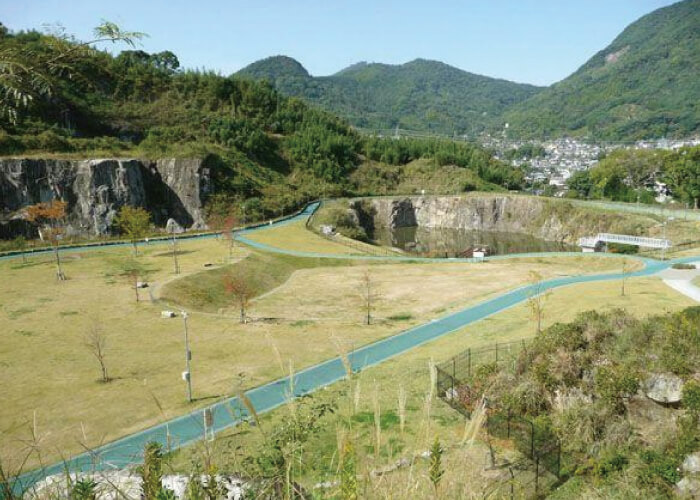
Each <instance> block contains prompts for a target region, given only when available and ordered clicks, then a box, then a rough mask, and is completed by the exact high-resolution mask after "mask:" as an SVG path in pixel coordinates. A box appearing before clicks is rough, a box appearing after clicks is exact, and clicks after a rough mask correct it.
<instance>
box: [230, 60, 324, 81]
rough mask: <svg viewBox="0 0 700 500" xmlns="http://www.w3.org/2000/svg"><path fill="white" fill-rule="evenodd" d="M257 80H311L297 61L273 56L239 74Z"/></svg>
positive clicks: (247, 67)
mask: <svg viewBox="0 0 700 500" xmlns="http://www.w3.org/2000/svg"><path fill="white" fill-rule="evenodd" d="M238 73H239V75H240V76H246V77H250V78H253V79H255V80H270V81H273V82H274V81H276V80H277V79H278V78H302V79H304V78H309V77H310V76H311V75H309V72H308V71H306V68H304V66H302V65H301V63H299V61H297V60H296V59H292V58H291V57H287V56H272V57H267V58H265V59H261V60H259V61H256V62H254V63H253V64H250V65H248V66H246V67H245V68H243V69H242V70H241V71H239V72H238Z"/></svg>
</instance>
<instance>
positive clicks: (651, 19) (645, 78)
mask: <svg viewBox="0 0 700 500" xmlns="http://www.w3.org/2000/svg"><path fill="white" fill-rule="evenodd" d="M699 74H700V0H685V1H682V2H679V3H677V4H674V5H671V6H670V7H665V8H662V9H659V10H656V11H654V12H652V13H651V14H648V15H646V16H644V17H642V18H641V19H639V20H638V21H636V22H634V23H633V24H631V25H630V26H628V27H627V28H626V29H625V30H624V31H623V32H622V33H621V34H620V36H618V37H617V38H616V39H615V40H614V41H613V42H612V43H611V44H610V45H609V46H608V47H606V48H605V49H603V50H601V51H600V52H598V53H597V54H596V55H595V56H593V57H592V58H591V59H590V60H589V61H588V62H587V63H586V64H584V65H583V66H582V67H581V68H580V69H579V70H578V71H576V72H575V73H574V74H572V75H571V76H569V77H568V78H566V79H564V80H562V81H561V82H559V83H556V84H554V85H552V86H551V87H549V88H547V89H546V90H544V91H543V92H541V93H539V94H538V95H536V96H534V97H532V98H531V99H529V100H528V101H526V102H523V103H521V104H518V105H516V106H515V107H514V108H512V109H510V110H509V111H508V112H507V113H506V114H505V116H504V121H506V122H508V123H509V124H510V131H511V133H513V134H514V135H521V136H526V137H543V136H559V135H564V134H568V135H588V136H593V137H597V138H602V139H614V140H617V139H633V140H634V139H640V138H658V137H665V136H667V137H670V136H677V137H683V136H687V135H690V134H693V133H697V132H698V131H700V106H698V102H700V79H698V75H699Z"/></svg>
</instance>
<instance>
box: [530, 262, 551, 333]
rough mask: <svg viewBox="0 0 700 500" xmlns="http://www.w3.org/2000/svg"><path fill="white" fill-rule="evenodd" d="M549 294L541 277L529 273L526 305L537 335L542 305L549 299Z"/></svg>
mask: <svg viewBox="0 0 700 500" xmlns="http://www.w3.org/2000/svg"><path fill="white" fill-rule="evenodd" d="M549 294H550V292H549V291H548V290H546V289H545V288H544V285H543V284H542V275H541V274H540V273H538V272H536V271H531V272H530V292H529V297H528V299H527V305H528V308H529V309H530V314H531V317H532V319H533V321H534V322H535V324H536V325H537V333H540V332H541V331H542V317H543V315H544V305H545V302H546V301H547V299H548V298H549Z"/></svg>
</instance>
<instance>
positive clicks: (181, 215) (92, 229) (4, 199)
mask: <svg viewBox="0 0 700 500" xmlns="http://www.w3.org/2000/svg"><path fill="white" fill-rule="evenodd" d="M209 189H210V180H209V169H208V168H207V167H206V166H205V164H204V161H203V160H201V159H161V160H155V161H153V160H142V159H117V158H115V159H93V160H41V159H4V160H0V237H3V238H11V237H13V236H16V235H17V234H22V233H28V232H29V229H30V228H29V227H28V225H27V224H26V222H25V221H24V216H25V214H24V208H25V207H27V206H28V205H33V204H35V203H39V202H47V201H51V200H53V199H61V200H63V201H67V202H68V217H67V226H68V227H67V231H68V233H69V234H83V235H102V234H106V233H109V232H110V229H111V226H112V223H113V221H114V217H115V216H116V215H117V213H118V212H119V209H120V208H121V207H122V206H124V205H132V206H136V207H143V208H145V209H147V210H149V211H150V212H151V215H152V217H151V221H152V222H153V223H154V224H156V225H157V226H162V225H164V224H165V223H166V221H167V220H168V219H173V220H174V221H176V222H177V224H179V225H180V226H182V227H185V228H194V229H200V228H204V227H205V222H204V215H203V212H202V206H203V204H204V201H205V200H206V196H207V194H208V192H209Z"/></svg>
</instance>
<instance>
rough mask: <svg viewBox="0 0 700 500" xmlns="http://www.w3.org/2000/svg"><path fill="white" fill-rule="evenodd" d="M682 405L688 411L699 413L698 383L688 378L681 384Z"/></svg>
mask: <svg viewBox="0 0 700 500" xmlns="http://www.w3.org/2000/svg"><path fill="white" fill-rule="evenodd" d="M683 407H684V408H687V409H688V411H689V412H690V413H693V414H696V415H700V383H698V382H697V381H695V380H690V381H688V382H686V383H685V385H684V386H683Z"/></svg>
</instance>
